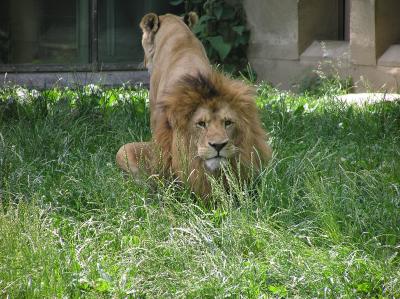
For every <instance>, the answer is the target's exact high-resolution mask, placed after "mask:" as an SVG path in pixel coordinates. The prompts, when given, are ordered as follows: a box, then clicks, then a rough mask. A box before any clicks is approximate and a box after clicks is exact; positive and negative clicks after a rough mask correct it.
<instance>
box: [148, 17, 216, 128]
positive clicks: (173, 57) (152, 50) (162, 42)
mask: <svg viewBox="0 0 400 299" xmlns="http://www.w3.org/2000/svg"><path fill="white" fill-rule="evenodd" d="M184 21H185V22H186V23H185V22H184ZM196 22H197V15H196V14H195V13H189V14H188V15H187V16H185V17H184V18H181V17H178V16H175V15H171V14H166V15H162V16H157V15H156V14H154V13H150V14H147V15H145V16H144V17H143V19H142V21H141V22H140V27H141V28H142V30H143V37H142V45H143V49H144V52H145V64H146V67H147V68H148V70H149V72H150V74H151V78H150V106H151V107H150V111H151V128H152V130H153V131H155V130H156V127H157V126H160V125H165V119H164V117H163V113H162V111H160V108H159V107H158V106H157V103H159V100H160V98H162V97H163V95H164V94H165V93H166V92H167V91H168V90H170V89H171V88H172V87H173V86H174V85H175V84H177V82H178V81H179V80H180V79H181V78H182V77H183V76H185V75H196V74H198V73H202V74H210V73H211V66H210V62H209V60H208V58H207V55H206V52H205V50H204V47H203V45H202V44H201V42H200V41H199V40H198V39H197V38H196V37H195V36H194V34H193V33H192V32H191V31H190V27H192V26H194V25H195V23H196Z"/></svg>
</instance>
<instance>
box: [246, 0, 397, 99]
mask: <svg viewBox="0 0 400 299" xmlns="http://www.w3.org/2000/svg"><path fill="white" fill-rule="evenodd" d="M340 1H342V2H340ZM346 1H348V2H346V3H345V2H344V1H343V0H297V1H294V0H243V3H244V7H245V10H246V14H247V20H248V25H249V28H250V30H251V38H250V45H249V51H248V56H249V60H250V63H251V64H252V66H253V68H254V69H255V71H256V72H257V74H258V78H259V80H265V81H268V82H271V83H273V84H275V85H277V86H280V87H281V88H284V89H291V88H293V84H294V83H298V82H300V81H301V80H302V79H304V77H305V76H310V75H311V74H312V71H313V70H314V69H316V67H317V65H318V64H319V62H321V61H326V60H329V62H330V64H331V65H334V66H335V68H336V71H337V72H338V73H339V74H342V75H343V76H351V77H352V78H353V82H354V83H355V85H356V86H355V88H356V90H357V91H364V90H371V89H373V90H381V91H382V90H384V91H398V90H399V89H400V45H399V46H396V45H394V44H396V43H398V44H400V1H399V0H346ZM344 3H345V4H344ZM343 7H349V12H348V14H349V15H348V16H347V17H346V16H343ZM341 10H342V11H341ZM341 14H342V15H341ZM346 19H347V23H346V21H345V20H346ZM343 29H345V30H343ZM341 31H342V32H341ZM343 32H345V33H343ZM321 41H322V43H321Z"/></svg>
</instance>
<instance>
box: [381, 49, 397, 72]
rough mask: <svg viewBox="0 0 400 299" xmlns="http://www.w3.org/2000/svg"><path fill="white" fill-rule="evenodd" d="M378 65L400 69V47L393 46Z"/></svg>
mask: <svg viewBox="0 0 400 299" xmlns="http://www.w3.org/2000/svg"><path fill="white" fill-rule="evenodd" d="M378 65H379V66H389V67H400V45H391V46H390V47H389V49H387V50H386V52H385V53H383V55H382V56H381V57H380V58H379V60H378Z"/></svg>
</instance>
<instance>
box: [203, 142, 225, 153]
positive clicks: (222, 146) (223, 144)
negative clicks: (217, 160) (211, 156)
mask: <svg viewBox="0 0 400 299" xmlns="http://www.w3.org/2000/svg"><path fill="white" fill-rule="evenodd" d="M227 143H228V142H222V143H212V142H209V143H208V144H209V145H210V146H211V147H213V148H215V150H216V151H217V152H219V151H220V150H222V149H223V148H224V146H225V145H226V144H227Z"/></svg>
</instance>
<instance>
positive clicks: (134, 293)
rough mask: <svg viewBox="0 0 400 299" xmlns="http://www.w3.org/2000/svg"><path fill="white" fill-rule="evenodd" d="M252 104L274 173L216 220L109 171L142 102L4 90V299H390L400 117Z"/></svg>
mask: <svg viewBox="0 0 400 299" xmlns="http://www.w3.org/2000/svg"><path fill="white" fill-rule="evenodd" d="M325 87H326V86H325ZM325 87H324V88H325ZM258 91H259V97H258V99H257V101H258V104H259V106H260V110H261V116H262V119H263V122H264V124H265V127H266V129H267V130H268V131H269V132H270V136H271V144H272V147H273V149H274V158H273V160H272V161H271V163H270V165H269V167H268V168H266V169H264V171H263V172H262V173H261V174H260V175H259V176H258V177H257V178H255V180H254V181H253V182H251V183H250V184H247V185H240V184H238V183H236V182H234V181H232V183H231V189H232V190H234V193H235V195H234V196H232V192H231V193H229V192H228V193H227V192H225V191H224V190H222V189H221V188H219V187H218V184H215V190H214V193H213V194H214V196H213V201H214V202H216V203H217V204H216V205H215V206H214V207H212V208H211V207H208V206H206V205H204V204H203V203H202V201H201V200H200V199H198V198H195V197H194V196H191V195H190V192H189V190H188V189H187V188H186V187H184V186H178V185H177V184H175V183H174V182H169V181H166V180H160V181H159V183H158V185H157V186H153V185H152V184H147V183H146V182H144V183H142V184H140V183H135V182H133V181H131V180H129V179H126V178H124V176H123V174H121V172H120V171H119V170H118V169H117V167H116V166H115V164H114V157H115V153H116V151H117V149H118V148H119V146H120V145H122V144H123V143H126V142H129V141H132V140H146V139H148V138H149V136H150V133H149V126H148V123H149V121H148V108H147V104H146V100H147V92H146V91H145V90H142V89H132V88H125V87H122V88H119V89H110V90H102V89H101V88H99V87H98V86H87V87H85V88H75V89H66V90H64V89H62V90H61V89H50V90H46V91H42V92H35V91H27V90H25V89H22V88H17V87H7V88H4V89H2V90H1V91H0V184H1V185H0V290H1V295H2V296H4V297H10V298H48V297H57V298H59V297H67V298H69V297H73V298H78V297H88V298H99V297H100V298H101V297H104V298H109V297H116V298H126V297H132V298H145V297H149V298H153V297H156V298H158V297H169V298H176V297H191V298H194V297H195V298H198V297H199V298H214V297H244V298H259V297H273V298H275V297H290V298H293V297H302V298H309V297H332V298H337V297H344V298H355V297H377V298H378V297H379V298H396V297H400V292H399V290H400V267H399V262H400V259H399V256H398V253H399V249H400V247H399V246H400V231H399V230H400V150H399V149H400V105H399V104H398V103H379V104H376V105H371V106H363V107H355V106H347V105H344V104H342V103H338V102H337V101H335V99H334V97H333V96H332V95H331V94H329V95H328V96H324V95H321V94H318V96H319V97H316V96H313V95H311V94H307V95H293V94H290V93H283V92H280V91H278V90H276V89H273V88H271V87H270V86H267V85H264V86H259V90H258Z"/></svg>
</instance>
